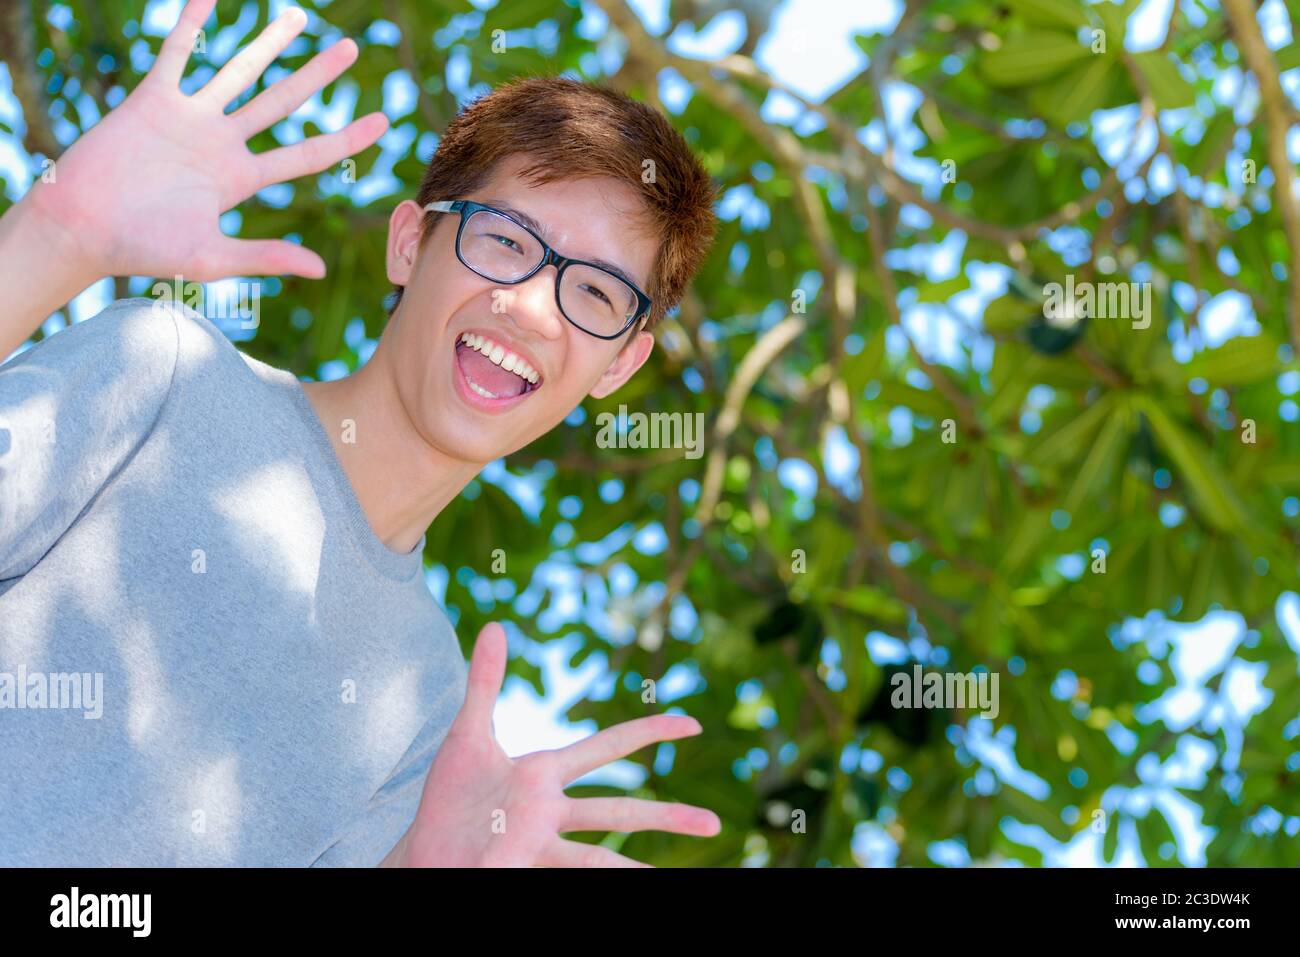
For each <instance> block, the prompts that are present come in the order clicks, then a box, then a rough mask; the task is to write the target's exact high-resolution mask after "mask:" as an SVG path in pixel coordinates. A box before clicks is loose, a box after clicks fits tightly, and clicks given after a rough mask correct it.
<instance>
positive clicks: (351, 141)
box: [30, 0, 388, 282]
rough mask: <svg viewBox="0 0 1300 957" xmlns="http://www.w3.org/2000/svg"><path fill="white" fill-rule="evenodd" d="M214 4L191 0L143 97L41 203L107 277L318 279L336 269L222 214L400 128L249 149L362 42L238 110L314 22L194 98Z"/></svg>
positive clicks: (340, 48)
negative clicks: (198, 47)
mask: <svg viewBox="0 0 1300 957" xmlns="http://www.w3.org/2000/svg"><path fill="white" fill-rule="evenodd" d="M215 2H216V0H190V2H189V3H187V4H186V5H185V8H184V9H183V10H182V11H181V15H180V20H179V21H178V22H177V24H176V27H175V28H174V29H173V30H172V32H171V33H170V35H168V37H167V38H166V40H164V41H163V44H162V49H161V51H160V52H159V54H158V57H157V59H156V60H155V61H154V63H153V66H152V67H151V68H150V70H149V72H148V73H147V74H146V75H145V77H144V79H142V80H141V81H140V83H139V85H137V86H136V88H135V89H134V90H132V91H131V94H130V95H129V96H127V98H126V99H125V100H124V101H123V102H122V103H121V104H120V105H119V106H118V107H117V108H116V109H114V110H113V111H111V112H110V113H109V114H108V115H107V116H105V117H104V118H103V119H102V120H100V122H98V123H97V124H95V125H94V126H93V127H91V129H90V130H88V131H87V132H86V133H85V135H83V136H82V137H81V138H80V139H78V140H77V141H76V142H75V143H74V144H73V145H72V146H71V147H70V148H69V149H68V151H67V152H66V153H65V154H64V155H63V156H61V157H60V158H59V159H58V160H57V162H56V164H55V169H54V172H55V178H54V182H52V183H39V184H37V185H36V186H35V187H34V189H33V191H32V195H31V197H30V198H31V200H32V203H33V205H34V206H35V208H36V209H37V210H39V211H40V212H41V213H42V214H43V215H44V216H45V217H46V218H48V220H49V221H50V222H51V223H53V224H55V226H56V227H57V228H59V229H60V230H62V231H63V232H65V233H66V239H67V245H66V246H65V249H67V250H75V252H76V254H78V255H80V256H82V257H84V261H85V265H86V266H87V268H88V270H89V272H91V273H93V274H94V275H95V276H96V277H102V276H155V277H160V278H167V279H170V278H171V277H172V276H174V275H181V276H183V277H184V278H186V279H193V280H198V281H200V282H202V281H208V280H213V279H219V278H223V277H226V276H237V275H238V276H257V275H281V274H293V275H299V276H306V277H310V278H320V277H321V276H323V275H324V274H325V264H324V262H323V261H322V260H321V258H320V257H319V256H318V255H316V254H315V253H314V252H311V251H310V250H307V249H304V248H303V247H301V246H298V245H296V244H294V243H292V242H289V241H287V240H278V239H256V240H249V239H234V238H232V237H229V236H226V235H224V234H223V233H222V232H221V229H220V227H219V220H220V217H221V214H222V213H224V212H225V211H226V210H228V209H231V208H233V207H234V206H236V205H237V204H239V203H240V202H242V201H243V200H245V199H247V198H248V197H249V196H252V195H253V194H254V193H255V192H257V191H258V190H260V189H263V188H265V187H267V186H271V185H273V184H276V183H281V182H284V181H286V180H291V179H295V178H297V177H299V176H305V175H307V174H308V173H316V172H320V171H321V170H324V169H327V168H328V167H330V166H332V165H333V164H335V163H337V162H339V161H340V160H342V159H344V158H345V157H347V156H350V155H352V154H353V153H356V152H358V151H360V150H362V149H364V148H365V147H367V146H369V145H370V144H372V143H374V142H375V140H377V139H378V138H379V137H380V136H381V135H382V134H383V132H384V131H385V130H386V129H387V128H388V120H387V118H386V117H385V116H384V114H383V113H371V114H369V115H368V116H364V117H362V118H361V119H358V120H355V121H354V122H352V123H350V124H349V125H348V126H347V127H346V128H344V129H343V130H341V131H339V132H337V133H329V134H325V135H322V136H315V137H312V138H309V139H306V140H304V141H302V142H300V143H295V144H293V145H292V146H285V147H281V148H279V149H273V150H268V151H267V152H264V153H257V154H254V153H253V152H251V151H250V150H249V149H248V146H247V145H246V141H247V140H248V139H249V138H250V137H252V136H253V134H255V133H257V132H260V131H261V130H264V129H266V128H267V127H269V126H271V125H272V124H274V123H277V122H279V121H280V120H282V119H284V118H285V117H286V116H288V115H289V114H290V113H292V112H293V111H294V110H295V109H297V107H298V106H299V105H301V104H302V103H303V102H305V101H306V100H307V99H308V98H309V97H311V96H312V95H313V94H314V93H315V92H316V91H317V90H320V89H321V88H322V87H324V86H325V85H326V84H328V83H330V82H332V81H333V80H334V79H335V78H336V77H337V76H339V74H341V73H342V72H343V71H344V70H345V69H347V68H348V66H350V65H351V64H352V62H353V61H354V60H355V59H356V56H357V46H356V44H355V43H354V42H353V41H352V40H350V39H343V40H340V41H338V42H337V43H335V44H333V45H332V46H331V47H330V48H329V49H327V50H324V51H322V52H321V53H319V54H317V55H316V56H315V57H313V58H312V60H311V61H310V62H308V63H307V64H306V65H305V66H303V67H302V68H301V69H299V70H297V71H296V72H294V73H292V74H290V75H289V76H286V77H284V78H283V79H282V80H280V81H279V82H277V83H276V84H274V85H273V86H271V87H270V88H268V89H266V90H264V91H263V92H261V93H260V94H258V95H257V96H256V97H255V98H254V99H252V100H251V101H250V102H248V103H246V104H245V105H244V106H242V107H240V108H239V109H238V110H236V111H235V112H233V113H230V114H226V113H225V108H226V106H227V105H228V104H229V103H230V102H231V101H233V100H234V99H235V98H236V97H238V96H239V95H240V94H241V93H243V92H244V91H245V90H247V89H248V88H249V87H251V86H252V85H253V84H254V83H255V82H256V81H257V79H258V77H260V76H261V75H262V73H263V72H264V71H265V70H266V68H267V67H268V66H270V64H271V63H272V62H274V60H275V59H276V57H278V56H279V55H280V53H281V52H282V51H283V50H284V48H285V47H286V46H288V45H289V43H290V42H291V41H292V40H293V38H294V37H296V36H297V35H298V34H299V33H300V32H302V29H303V28H304V27H305V26H306V25H307V15H306V14H305V13H304V12H303V11H302V10H300V9H297V8H291V9H288V10H286V11H285V12H284V13H282V14H281V15H280V16H279V17H278V18H276V20H275V21H274V22H273V23H271V24H270V25H268V26H267V28H266V29H265V30H263V31H262V33H261V34H260V35H259V36H258V37H257V39H256V40H254V41H253V42H252V43H250V44H249V45H248V46H247V47H245V48H244V49H243V50H241V51H240V52H239V53H238V54H237V55H235V56H233V57H231V58H230V60H229V61H228V62H227V63H226V64H225V65H224V66H223V67H222V68H221V69H220V71H218V72H217V74H216V76H214V77H213V78H212V79H211V80H209V81H208V83H207V84H206V85H205V86H203V87H202V88H201V89H200V90H198V91H197V92H195V93H194V94H193V95H190V96H186V95H185V94H183V93H182V92H181V90H180V81H181V77H182V75H183V74H184V72H185V66H186V63H187V62H188V61H189V58H190V53H191V51H192V50H193V48H194V40H195V35H196V33H197V31H198V30H199V29H200V28H201V27H202V25H203V23H204V21H205V20H206V19H207V18H208V15H209V14H210V13H211V12H212V8H213V5H214V4H215Z"/></svg>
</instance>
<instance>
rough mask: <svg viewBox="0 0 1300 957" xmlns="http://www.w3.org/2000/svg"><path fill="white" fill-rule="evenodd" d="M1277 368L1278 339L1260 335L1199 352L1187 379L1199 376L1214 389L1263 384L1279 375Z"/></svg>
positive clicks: (1264, 333) (1230, 340)
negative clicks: (1256, 383)
mask: <svg viewBox="0 0 1300 957" xmlns="http://www.w3.org/2000/svg"><path fill="white" fill-rule="evenodd" d="M1278 365H1279V363H1278V357H1277V340H1276V339H1274V338H1273V337H1272V336H1271V335H1269V334H1268V333H1267V332H1260V333H1258V334H1257V335H1253V336H1238V337H1236V338H1234V339H1229V340H1228V341H1227V342H1225V343H1223V344H1222V345H1220V346H1216V347H1215V348H1213V349H1206V350H1205V351H1204V352H1198V353H1197V354H1196V355H1195V356H1193V357H1192V359H1191V361H1190V362H1188V363H1187V365H1186V367H1185V368H1186V371H1187V378H1188V379H1194V378H1196V377H1198V376H1199V377H1200V378H1202V379H1204V380H1205V381H1206V382H1208V383H1209V384H1210V388H1214V387H1215V386H1235V385H1250V384H1251V383H1254V382H1262V381H1263V380H1265V379H1269V378H1272V377H1273V376H1274V375H1276V374H1277V372H1278Z"/></svg>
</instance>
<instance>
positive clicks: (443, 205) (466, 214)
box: [424, 199, 654, 341]
mask: <svg viewBox="0 0 1300 957" xmlns="http://www.w3.org/2000/svg"><path fill="white" fill-rule="evenodd" d="M424 210H425V212H429V213H459V214H460V225H459V226H458V227H457V228H456V245H455V249H456V258H457V259H459V260H460V263H461V265H462V266H464V267H465V268H466V269H468V270H469V271H470V272H472V273H474V275H476V276H482V277H483V278H484V279H486V280H488V281H489V282H499V283H501V284H503V285H507V286H517V285H518V284H519V283H521V282H526V281H528V280H529V279H531V278H533V276H535V275H537V273H538V272H539V271H540V270H542V269H544V268H545V267H547V266H551V265H553V266H555V306H556V308H557V309H559V310H560V315H562V316H564V319H565V321H566V322H568V323H569V325H571V326H575V327H577V328H578V329H581V330H582V331H583V332H585V333H586V334H587V335H589V336H594V337H595V338H597V339H605V340H608V341H613V340H615V339H621V338H622V337H623V335H624V334H625V333H626V332H627V331H628V329H630V328H632V326H634V325H635V324H636V323H637V321H638V320H640V319H645V320H647V321H648V320H649V318H650V307H651V306H652V305H653V304H654V301H653V300H652V299H651V298H650V297H649V296H647V295H646V294H645V293H644V292H642V291H641V289H640V288H639V287H638V286H637V285H636V283H634V282H630V281H629V280H627V279H624V278H623V277H622V276H616V275H614V273H612V272H610V271H609V270H608V269H606V268H605V267H604V266H601V265H599V264H598V263H593V262H587V261H586V260H585V259H572V258H570V257H568V256H561V255H560V254H559V253H557V252H556V251H555V250H554V249H552V248H551V247H550V246H549V245H548V244H547V243H546V242H545V241H544V240H543V239H542V237H541V236H538V235H537V233H535V232H533V230H531V229H529V228H528V227H527V226H525V225H524V224H523V223H521V222H519V220H517V219H515V218H514V217H513V216H511V215H510V214H509V213H506V212H504V211H502V210H499V209H497V208H496V207H495V206H488V205H487V204H486V203H478V202H475V201H474V200H472V199H441V200H436V201H434V202H432V203H429V204H428V205H426V206H425V207H424ZM480 210H482V211H485V212H489V213H493V214H495V215H497V216H500V217H502V218H503V219H506V220H509V221H510V222H512V223H514V224H515V225H516V226H518V227H519V228H520V229H522V230H523V231H524V232H526V233H527V234H528V235H529V236H532V237H533V239H535V240H537V244H538V245H539V246H541V247H542V259H541V262H539V263H538V264H537V265H536V266H534V267H533V268H532V269H530V270H529V271H528V272H527V273H526V274H525V275H523V276H520V277H519V278H518V279H496V278H495V277H493V276H485V275H483V273H481V272H479V271H478V270H477V269H475V268H474V267H473V266H471V265H470V264H469V263H467V262H465V257H464V256H462V255H461V253H460V237H461V233H463V232H464V231H465V224H466V223H467V222H469V218H470V217H471V216H472V215H474V214H475V213H477V212H479V211H480ZM571 265H573V266H590V267H591V268H592V269H599V270H600V271H601V272H603V273H606V274H608V275H610V276H613V278H615V279H617V280H618V281H619V282H621V283H623V284H624V285H626V286H627V287H628V288H629V289H631V290H632V293H633V294H634V295H635V296H636V311H635V312H634V313H633V314H632V315H631V316H630V317H628V320H627V323H626V325H624V326H623V328H622V329H620V330H619V331H618V332H616V333H614V334H613V335H610V336H602V335H601V334H600V333H598V332H592V331H591V330H590V329H588V328H587V327H586V326H583V325H580V324H579V323H577V322H575V321H574V320H573V319H571V318H570V317H569V314H568V313H567V312H565V311H564V304H563V303H561V302H560V281H561V279H563V278H564V270H565V269H567V268H568V267H569V266H571Z"/></svg>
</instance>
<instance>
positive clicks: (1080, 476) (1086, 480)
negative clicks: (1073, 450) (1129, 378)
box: [1065, 406, 1130, 515]
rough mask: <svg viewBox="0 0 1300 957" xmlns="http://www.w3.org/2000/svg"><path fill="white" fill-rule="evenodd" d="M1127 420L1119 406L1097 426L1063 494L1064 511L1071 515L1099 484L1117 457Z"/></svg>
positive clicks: (1127, 425)
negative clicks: (1087, 448) (1099, 430)
mask: <svg viewBox="0 0 1300 957" xmlns="http://www.w3.org/2000/svg"><path fill="white" fill-rule="evenodd" d="M1129 427H1130V420H1129V415H1128V409H1127V408H1126V407H1124V406H1120V407H1119V408H1117V409H1115V412H1114V414H1113V415H1111V416H1110V418H1108V419H1107V420H1106V424H1105V425H1103V426H1102V427H1101V432H1100V433H1098V435H1097V439H1096V441H1095V442H1093V443H1092V447H1091V448H1090V449H1089V450H1088V455H1087V457H1086V458H1085V459H1084V460H1083V465H1081V466H1080V467H1079V471H1078V472H1077V473H1076V474H1075V476H1074V483H1073V484H1072V485H1071V486H1070V492H1069V494H1068V495H1067V496H1066V497H1065V510H1066V511H1067V512H1069V513H1070V514H1071V515H1073V514H1074V513H1075V512H1076V511H1078V509H1079V506H1081V505H1082V504H1083V502H1084V500H1085V499H1087V498H1090V497H1091V496H1092V495H1093V494H1095V493H1096V491H1097V490H1098V489H1099V488H1100V487H1101V485H1102V479H1103V478H1105V477H1106V476H1107V475H1108V474H1109V472H1110V470H1111V469H1112V468H1113V467H1114V465H1115V464H1116V462H1117V461H1118V460H1119V456H1120V453H1121V452H1122V451H1123V448H1124V445H1125V441H1124V440H1125V439H1126V438H1127V436H1128V432H1129Z"/></svg>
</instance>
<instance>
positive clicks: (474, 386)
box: [465, 376, 501, 399]
mask: <svg viewBox="0 0 1300 957" xmlns="http://www.w3.org/2000/svg"><path fill="white" fill-rule="evenodd" d="M465 384H466V385H468V386H469V387H470V388H471V389H473V390H474V391H475V392H477V393H478V394H479V395H481V396H483V398H485V399H499V398H501V396H499V395H495V394H494V393H491V392H489V391H488V390H487V389H485V388H483V387H482V386H481V385H479V384H478V383H477V382H475V381H474V380H473V379H471V378H470V377H469V376H466V377H465Z"/></svg>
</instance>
